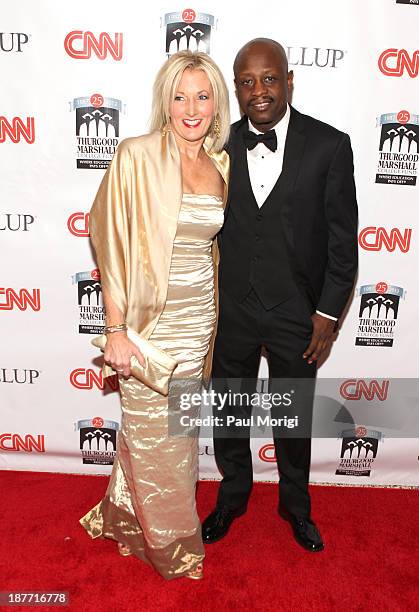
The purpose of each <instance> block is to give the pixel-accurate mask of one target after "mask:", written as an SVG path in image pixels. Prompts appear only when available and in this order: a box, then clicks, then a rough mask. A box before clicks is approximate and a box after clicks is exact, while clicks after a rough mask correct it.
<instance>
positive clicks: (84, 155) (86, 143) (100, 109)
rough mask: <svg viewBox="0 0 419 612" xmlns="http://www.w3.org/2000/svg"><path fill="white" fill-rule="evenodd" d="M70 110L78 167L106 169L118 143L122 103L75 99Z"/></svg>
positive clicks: (94, 97) (97, 96)
mask: <svg viewBox="0 0 419 612" xmlns="http://www.w3.org/2000/svg"><path fill="white" fill-rule="evenodd" d="M70 110H71V111H74V110H75V111H76V141H77V143H76V144H77V150H76V157H77V168H89V169H100V170H105V169H106V168H107V167H108V166H109V164H110V162H111V159H112V157H113V155H114V153H115V151H116V147H117V146H118V144H119V113H121V112H123V104H122V102H121V100H117V99H116V98H104V97H103V96H102V95H101V94H93V95H92V96H85V97H82V98H74V100H73V101H72V102H70Z"/></svg>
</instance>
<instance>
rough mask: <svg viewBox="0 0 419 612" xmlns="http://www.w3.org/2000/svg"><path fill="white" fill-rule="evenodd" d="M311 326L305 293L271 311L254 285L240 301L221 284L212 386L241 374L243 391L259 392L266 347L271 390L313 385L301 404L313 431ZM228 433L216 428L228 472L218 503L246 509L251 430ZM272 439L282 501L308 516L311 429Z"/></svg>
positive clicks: (217, 448)
mask: <svg viewBox="0 0 419 612" xmlns="http://www.w3.org/2000/svg"><path fill="white" fill-rule="evenodd" d="M312 330H313V326H312V321H311V310H310V306H309V304H308V302H307V301H306V300H305V298H304V297H303V296H302V295H301V294H300V293H296V295H295V296H294V297H292V298H290V299H288V300H287V301H285V302H283V303H281V304H280V305H278V306H276V307H275V308H272V309H270V310H266V309H265V308H264V306H263V304H262V302H261V301H260V300H259V298H258V297H257V295H256V293H255V292H254V291H253V290H252V291H251V292H250V293H249V294H248V296H247V297H246V298H245V300H244V301H243V302H238V301H237V300H235V299H234V298H233V297H231V296H230V295H229V294H227V293H226V292H225V291H224V290H223V289H220V312H219V322H218V331H217V337H216V342H215V347H214V361H213V372H212V376H213V388H214V389H215V390H216V391H217V392H223V391H224V392H226V390H227V388H229V384H231V383H229V382H228V380H227V379H234V383H233V384H237V379H242V383H241V390H242V392H247V393H252V392H254V391H255V387H256V380H257V374H258V370H259V363H260V357H261V351H262V347H263V348H264V349H265V350H266V353H267V359H268V365H269V378H270V391H275V385H276V386H278V384H279V386H280V380H281V379H287V380H289V379H304V382H305V384H307V381H308V382H309V384H310V385H311V387H312V389H311V391H310V393H309V395H310V397H308V401H307V395H306V401H305V402H303V404H304V405H303V406H299V411H300V415H301V416H302V417H303V418H304V420H305V425H306V427H305V430H306V432H307V423H309V432H311V421H312V410H313V394H314V379H315V375H316V364H315V363H313V364H311V365H309V364H308V362H307V360H305V359H303V352H304V350H305V349H306V348H307V346H308V345H309V343H310V339H311V335H312ZM216 410H217V408H216V409H215V411H214V412H216ZM244 410H245V411H247V412H248V414H250V413H251V411H252V407H251V406H247V408H245V409H244ZM236 411H237V408H236V407H234V406H230V405H228V404H227V406H226V407H224V409H223V413H224V414H226V412H227V413H228V412H230V413H232V414H235V413H236ZM241 413H243V408H241ZM301 413H302V414H301ZM272 416H273V415H272ZM228 435H229V434H228V433H226V432H225V431H221V429H220V430H219V431H217V429H216V428H215V429H214V452H215V459H216V461H217V464H218V466H219V468H220V469H221V471H222V474H223V479H222V481H221V484H220V488H219V493H218V500H217V507H220V506H228V507H229V508H230V509H231V510H234V511H239V512H241V511H244V510H245V509H246V506H247V502H248V499H249V496H250V493H251V489H252V484H253V468H252V455H251V450H250V439H249V436H247V435H246V434H245V437H234V438H232V437H228ZM240 435H241V436H243V433H241V434H240ZM249 435H250V432H249ZM297 435H298V434H297ZM226 436H227V437H226ZM273 438H274V445H275V453H276V460H277V465H278V471H279V475H280V480H279V496H280V505H281V507H284V508H285V509H287V510H288V511H289V512H291V513H292V514H294V515H297V516H300V517H304V518H308V517H309V516H310V496H309V493H308V480H309V471H310V457H311V438H310V433H309V434H308V435H307V433H305V435H304V437H281V435H280V434H278V433H277V432H275V430H274V431H273Z"/></svg>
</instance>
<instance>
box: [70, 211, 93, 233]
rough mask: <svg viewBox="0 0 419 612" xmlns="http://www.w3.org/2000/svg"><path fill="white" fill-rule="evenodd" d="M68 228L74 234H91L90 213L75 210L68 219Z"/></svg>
mask: <svg viewBox="0 0 419 612" xmlns="http://www.w3.org/2000/svg"><path fill="white" fill-rule="evenodd" d="M67 229H68V231H69V232H70V233H71V234H73V236H79V237H84V238H87V237H88V236H89V213H83V212H75V213H73V214H72V215H70V216H69V218H68V219H67Z"/></svg>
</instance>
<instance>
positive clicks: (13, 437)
mask: <svg viewBox="0 0 419 612" xmlns="http://www.w3.org/2000/svg"><path fill="white" fill-rule="evenodd" d="M0 450H2V451H24V452H25V453H31V452H32V451H36V452H37V453H45V436H44V435H43V434H42V435H39V436H32V435H31V434H27V435H26V436H20V435H19V434H11V433H3V434H0Z"/></svg>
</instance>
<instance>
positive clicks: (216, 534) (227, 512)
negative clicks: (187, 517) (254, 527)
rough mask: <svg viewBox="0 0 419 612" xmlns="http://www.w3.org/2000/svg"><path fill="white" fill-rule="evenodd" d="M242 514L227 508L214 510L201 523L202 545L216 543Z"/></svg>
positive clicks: (242, 512)
mask: <svg viewBox="0 0 419 612" xmlns="http://www.w3.org/2000/svg"><path fill="white" fill-rule="evenodd" d="M242 514H244V511H237V510H231V509H230V508H228V506H222V507H221V508H216V509H215V510H214V512H212V513H211V514H210V515H209V516H207V518H206V519H205V521H204V522H203V523H202V540H203V541H204V544H213V543H214V542H218V540H221V539H222V538H223V537H224V536H225V535H227V532H228V530H229V529H230V526H231V523H232V522H233V521H234V519H235V518H237V517H238V516H241V515H242Z"/></svg>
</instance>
